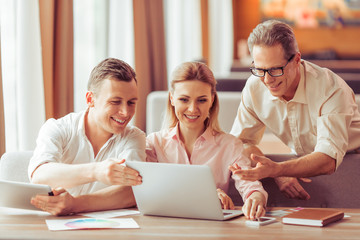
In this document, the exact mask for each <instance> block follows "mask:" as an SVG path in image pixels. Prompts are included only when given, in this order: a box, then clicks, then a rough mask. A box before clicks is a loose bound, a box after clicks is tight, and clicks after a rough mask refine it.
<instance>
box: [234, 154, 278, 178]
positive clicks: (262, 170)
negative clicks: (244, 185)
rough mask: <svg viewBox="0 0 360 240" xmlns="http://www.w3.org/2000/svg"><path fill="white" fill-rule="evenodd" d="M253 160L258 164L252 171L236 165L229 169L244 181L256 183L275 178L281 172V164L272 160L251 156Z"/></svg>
mask: <svg viewBox="0 0 360 240" xmlns="http://www.w3.org/2000/svg"><path fill="white" fill-rule="evenodd" d="M250 157H251V160H253V161H254V162H256V166H255V167H254V168H252V169H246V170H245V169H244V170H243V169H241V168H240V167H239V166H238V165H237V164H236V163H235V164H234V165H232V166H230V167H229V169H230V171H232V173H233V174H236V175H238V176H239V177H240V179H242V180H247V181H256V180H260V179H263V178H266V177H273V176H275V175H276V173H277V172H278V171H279V168H280V166H279V164H278V163H276V162H273V161H272V160H271V159H269V158H267V157H264V156H259V155H255V154H251V155H250Z"/></svg>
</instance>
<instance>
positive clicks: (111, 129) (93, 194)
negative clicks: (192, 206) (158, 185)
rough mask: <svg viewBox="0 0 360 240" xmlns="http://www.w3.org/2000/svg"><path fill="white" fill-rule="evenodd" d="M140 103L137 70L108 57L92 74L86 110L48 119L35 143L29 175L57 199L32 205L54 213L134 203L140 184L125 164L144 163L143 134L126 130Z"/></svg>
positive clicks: (42, 198) (43, 199)
mask: <svg viewBox="0 0 360 240" xmlns="http://www.w3.org/2000/svg"><path fill="white" fill-rule="evenodd" d="M137 100H138V90H137V80H136V75H135V72H134V70H133V69H132V68H131V67H130V66H129V65H128V64H126V63H125V62H123V61H121V60H118V59H114V58H108V59H105V60H104V61H102V62H100V63H99V64H98V65H97V66H96V67H95V68H94V69H93V71H92V72H91V75H90V78H89V82H88V91H87V93H86V103H87V106H88V107H87V109H86V110H84V111H82V112H79V113H70V114H68V115H66V116H64V117H62V118H60V119H57V120H55V119H49V120H47V122H46V123H45V124H44V125H43V127H42V128H41V130H40V132H39V136H38V139H37V146H36V148H35V150H34V155H33V157H32V158H31V160H30V164H29V169H28V174H29V178H30V179H31V182H33V183H40V184H47V185H50V186H51V187H52V188H53V193H54V196H40V195H38V196H36V197H34V198H33V199H32V200H31V203H32V204H33V205H34V206H36V207H38V208H40V209H42V210H44V211H47V212H50V213H51V214H53V215H68V214H74V213H78V212H88V211H97V210H109V209H117V208H126V207H131V206H134V205H135V199H134V196H133V193H132V190H131V186H134V185H138V184H141V177H140V176H139V174H138V172H137V171H135V170H133V169H130V168H127V167H126V166H124V164H123V163H124V162H125V161H133V160H134V161H145V158H146V155H145V133H144V132H142V131H141V130H139V129H138V128H136V127H133V126H128V123H129V122H130V120H131V119H132V117H133V116H134V113H135V106H136V102H137Z"/></svg>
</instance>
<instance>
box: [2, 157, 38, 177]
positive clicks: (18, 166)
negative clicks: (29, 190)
mask: <svg viewBox="0 0 360 240" xmlns="http://www.w3.org/2000/svg"><path fill="white" fill-rule="evenodd" d="M32 154H33V151H19V152H6V153H4V154H3V155H2V157H1V160H0V179H1V180H9V181H17V182H29V178H28V173H27V170H28V165H29V161H30V158H31V156H32Z"/></svg>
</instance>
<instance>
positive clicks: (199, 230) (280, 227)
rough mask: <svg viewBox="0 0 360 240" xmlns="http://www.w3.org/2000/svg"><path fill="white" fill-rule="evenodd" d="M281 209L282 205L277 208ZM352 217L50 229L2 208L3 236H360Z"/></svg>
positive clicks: (149, 220)
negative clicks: (322, 223)
mask: <svg viewBox="0 0 360 240" xmlns="http://www.w3.org/2000/svg"><path fill="white" fill-rule="evenodd" d="M274 209H281V208H273V209H270V210H274ZM341 210H343V211H344V212H345V214H346V215H349V216H351V217H350V218H344V219H343V220H341V221H339V222H335V223H332V224H330V225H328V226H326V227H323V228H320V227H306V226H294V225H285V224H282V223H281V222H280V218H279V221H278V222H276V223H273V224H270V225H266V226H261V227H258V228H257V227H249V226H246V225H245V218H244V217H238V218H235V219H233V220H229V221H206V220H192V219H181V218H165V217H153V216H142V215H132V216H126V217H132V218H133V219H134V220H135V221H136V222H137V223H138V224H139V226H140V229H105V230H70V231H49V230H48V228H47V225H46V223H45V219H59V218H63V219H67V218H81V217H83V216H69V217H55V216H50V215H48V214H46V213H42V212H35V211H32V212H31V211H20V210H17V209H16V211H14V210H13V209H11V211H9V209H6V208H0V239H261V240H265V239H266V240H267V239H317V240H320V239H360V209H341Z"/></svg>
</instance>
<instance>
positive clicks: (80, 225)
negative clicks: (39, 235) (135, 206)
mask: <svg viewBox="0 0 360 240" xmlns="http://www.w3.org/2000/svg"><path fill="white" fill-rule="evenodd" d="M45 221H46V224H47V226H48V228H49V230H51V231H61V230H82V229H110V228H140V227H139V225H138V224H137V223H136V222H135V220H134V219H132V218H111V219H106V218H74V219H47V220H45Z"/></svg>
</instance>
